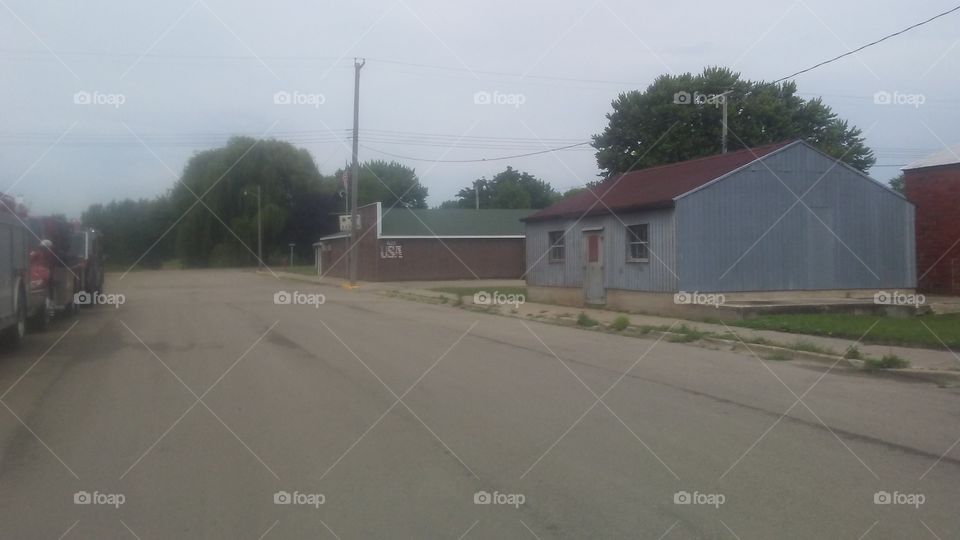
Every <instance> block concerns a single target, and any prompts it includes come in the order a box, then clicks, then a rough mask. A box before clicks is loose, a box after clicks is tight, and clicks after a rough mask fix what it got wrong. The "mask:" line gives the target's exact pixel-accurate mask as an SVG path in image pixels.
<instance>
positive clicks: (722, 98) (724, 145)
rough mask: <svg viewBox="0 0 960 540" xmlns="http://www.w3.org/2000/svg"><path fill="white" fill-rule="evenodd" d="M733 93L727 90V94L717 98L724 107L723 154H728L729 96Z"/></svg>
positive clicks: (721, 144)
mask: <svg viewBox="0 0 960 540" xmlns="http://www.w3.org/2000/svg"><path fill="white" fill-rule="evenodd" d="M732 93H733V90H727V91H726V92H724V93H722V94H720V95H719V96H716V99H717V100H718V101H719V102H720V105H721V106H723V136H722V138H721V139H720V148H722V153H724V154H726V153H727V132H728V131H729V126H728V124H727V96H729V95H730V94H732Z"/></svg>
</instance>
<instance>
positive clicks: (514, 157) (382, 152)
mask: <svg viewBox="0 0 960 540" xmlns="http://www.w3.org/2000/svg"><path fill="white" fill-rule="evenodd" d="M585 144H590V141H583V142H580V143H577V144H571V145H568V146H561V147H559V148H548V149H546V150H540V151H539V152H528V153H526V154H516V155H513V156H499V157H493V158H483V159H423V158H415V157H410V156H401V155H399V154H392V153H390V152H384V151H383V150H378V149H376V148H370V147H369V146H364V145H361V146H363V147H364V148H366V149H367V150H370V151H372V152H376V153H378V154H383V155H386V156H390V157H395V158H399V159H408V160H410V161H427V162H430V163H482V162H485V161H502V160H504V159H516V158H522V157H527V156H536V155H539V154H548V153H550V152H558V151H561V150H569V149H571V148H576V147H578V146H583V145H585Z"/></svg>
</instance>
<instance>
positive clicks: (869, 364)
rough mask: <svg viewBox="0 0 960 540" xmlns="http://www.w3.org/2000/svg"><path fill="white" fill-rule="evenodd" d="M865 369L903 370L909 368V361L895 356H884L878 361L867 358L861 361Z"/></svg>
mask: <svg viewBox="0 0 960 540" xmlns="http://www.w3.org/2000/svg"><path fill="white" fill-rule="evenodd" d="M863 363H864V367H865V368H866V369H903V368H906V367H910V361H909V360H907V359H905V358H900V357H899V356H897V355H895V354H885V355H883V358H880V359H879V360H878V359H876V358H868V359H866V360H864V361H863Z"/></svg>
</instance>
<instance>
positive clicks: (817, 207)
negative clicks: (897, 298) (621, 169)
mask: <svg viewBox="0 0 960 540" xmlns="http://www.w3.org/2000/svg"><path fill="white" fill-rule="evenodd" d="M734 154H738V155H737V156H735V157H734V158H732V159H726V158H725V156H719V157H716V158H706V159H700V160H694V162H686V163H684V164H678V165H677V166H676V167H667V168H664V167H657V168H655V169H653V170H648V171H647V172H644V171H638V172H636V173H630V174H631V175H633V176H632V179H627V178H625V182H626V184H624V185H625V186H627V187H628V188H632V189H633V190H634V191H636V192H637V193H634V194H630V193H626V192H624V191H619V192H617V194H616V197H615V198H614V199H613V200H611V201H610V202H609V203H608V204H613V205H614V206H611V208H612V209H613V210H614V212H610V211H609V210H608V209H607V208H605V207H603V206H602V205H597V206H600V210H599V212H603V214H604V215H596V213H597V212H598V210H595V209H591V205H589V204H586V202H587V200H586V199H585V197H588V198H592V199H593V201H594V202H595V201H596V198H595V196H594V195H593V194H591V193H585V194H581V195H580V196H577V197H575V198H576V199H577V200H575V201H573V202H569V201H570V199H568V201H563V202H561V203H559V204H558V205H555V206H554V207H551V208H548V209H547V210H545V211H543V212H540V213H538V214H535V215H534V216H531V218H528V220H527V229H526V231H527V268H528V273H527V283H528V284H529V285H532V286H557V287H582V286H583V281H584V273H583V272H584V253H583V245H582V244H583V242H582V236H583V234H584V233H586V232H590V229H595V230H596V229H597V228H602V234H603V246H604V250H603V253H604V271H603V275H604V281H605V284H604V285H605V287H606V288H607V289H624V290H638V291H652V292H670V291H678V290H686V291H712V292H721V291H723V292H726V291H731V292H732V291H791V290H796V291H799V290H847V289H873V290H878V289H885V288H914V287H915V286H916V262H915V247H914V232H913V231H914V223H913V220H914V207H913V205H912V204H910V203H909V202H908V201H907V200H906V199H904V198H903V196H901V195H900V194H898V193H896V192H894V191H892V190H891V189H889V188H888V187H887V186H885V185H882V184H880V183H879V182H876V181H875V180H873V179H871V178H869V177H868V176H866V175H865V174H863V173H862V172H860V171H857V170H856V169H853V168H852V167H850V166H848V165H846V164H845V163H842V162H838V161H837V160H836V159H834V158H832V157H830V156H828V155H826V154H824V153H822V152H820V151H819V150H817V149H816V148H814V147H812V146H811V145H809V144H807V143H805V142H802V141H794V142H792V143H788V144H785V145H773V146H771V147H766V148H762V149H754V150H753V151H752V152H751V151H743V152H737V153H734ZM728 155H729V154H728ZM755 155H756V156H760V159H756V157H755ZM708 164H713V165H716V166H718V167H719V168H718V169H716V170H714V171H713V172H709V171H707V170H706V169H705V167H706V166H707V165H708ZM667 169H669V171H667ZM678 171H685V172H686V173H689V174H691V175H692V177H691V178H679V177H677V176H675V175H676V174H677V172H678ZM641 179H645V181H641ZM667 179H672V180H674V181H676V182H677V185H676V186H674V187H673V188H670V189H668V188H667V187H666V186H664V185H663V183H665V182H667ZM627 180H629V181H627ZM653 185H656V189H655V190H652V191H651V189H650V188H651V186H653ZM611 192H612V190H611ZM671 192H672V193H676V195H675V196H674V197H673V198H671V199H670V200H669V202H668V203H669V204H667V203H666V202H663V197H665V196H666V195H665V194H666V193H671ZM571 199H573V198H571ZM798 199H799V200H798ZM641 201H645V202H644V203H643V204H644V205H646V206H647V207H648V208H647V209H646V210H637V209H636V208H637V205H638V204H639V202H641ZM650 206H659V207H660V208H658V209H656V210H651V209H649V207H650ZM573 208H580V209H582V211H581V212H580V213H576V212H574V211H572V210H571V209H573ZM624 208H626V210H624ZM639 223H646V224H648V226H649V248H650V253H651V257H650V258H649V260H648V261H644V262H637V261H631V260H630V259H629V257H628V256H627V251H628V245H627V242H626V237H627V232H626V228H627V226H629V225H633V224H639ZM558 230H563V231H566V242H565V248H566V257H565V260H563V261H550V260H549V258H548V256H547V255H546V253H547V251H548V249H549V247H550V246H549V233H550V232H551V231H558Z"/></svg>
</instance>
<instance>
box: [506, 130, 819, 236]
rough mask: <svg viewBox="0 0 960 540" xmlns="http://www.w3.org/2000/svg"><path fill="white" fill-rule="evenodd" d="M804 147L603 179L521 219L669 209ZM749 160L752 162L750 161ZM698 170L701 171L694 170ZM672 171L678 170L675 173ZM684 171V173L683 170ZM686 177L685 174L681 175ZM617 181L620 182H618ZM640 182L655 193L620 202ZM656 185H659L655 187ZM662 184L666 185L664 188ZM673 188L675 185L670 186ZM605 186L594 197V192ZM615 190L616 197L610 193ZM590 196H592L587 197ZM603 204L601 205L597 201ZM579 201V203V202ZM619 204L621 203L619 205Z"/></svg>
mask: <svg viewBox="0 0 960 540" xmlns="http://www.w3.org/2000/svg"><path fill="white" fill-rule="evenodd" d="M797 142H801V143H803V144H808V143H804V142H803V140H802V139H790V140H786V141H780V142H776V143H771V144H766V145H761V146H756V147H753V148H743V149H740V150H735V151H733V152H728V153H726V154H714V155H711V156H704V157H699V158H694V159H689V160H686V161H677V162H674V163H667V164H664V165H656V166H654V167H647V168H645V169H636V170H633V171H627V172H625V173H620V174H617V175H614V176H610V177H608V178H606V179H604V180H603V181H602V182H601V183H600V184H598V185H597V186H594V187H591V188H587V189H588V190H589V192H582V193H578V194H576V195H572V196H570V197H567V198H566V199H562V200H560V201H557V202H556V203H554V204H552V205H550V206H548V207H546V208H544V209H542V210H539V211H537V212H535V213H533V214H531V215H529V216H527V217H525V218H523V219H521V221H524V222H532V221H545V220H550V219H565V218H570V217H585V216H595V215H601V214H611V213H615V212H630V211H638V210H654V209H662V208H672V207H673V205H674V201H673V200H674V199H675V198H677V197H680V196H682V195H684V194H686V193H689V192H692V191H695V190H697V189H700V188H702V187H703V186H705V185H707V184H709V183H711V182H713V181H715V180H718V179H720V178H722V177H724V176H726V175H728V174H730V173H732V172H734V171H737V170H739V169H741V168H743V167H746V166H748V165H750V164H752V163H754V162H756V161H758V160H760V159H763V158H765V157H767V156H769V155H771V154H773V153H775V152H777V151H779V150H782V149H784V148H786V147H788V146H791V145H793V144H794V143H797ZM751 156H752V158H751ZM710 161H715V162H717V166H716V170H715V171H713V172H709V169H708V171H704V170H703V169H702V166H703V164H704V162H710ZM698 167H701V168H698ZM674 169H680V170H679V171H676V170H674ZM684 169H686V170H684ZM693 172H696V174H695V175H694V176H696V178H694V179H692V180H689V181H687V182H683V183H682V184H683V185H681V182H680V181H679V180H682V179H684V178H685V177H686V176H687V174H691V173H693ZM685 173H687V174H685ZM621 180H624V181H623V182H621ZM637 181H641V182H643V183H644V185H645V187H650V188H651V191H653V190H657V191H658V193H656V194H651V196H650V197H647V198H646V199H645V198H644V197H642V196H641V197H633V199H636V200H634V201H632V202H631V201H628V200H622V199H624V198H627V199H629V198H630V197H624V191H626V190H633V193H634V194H635V193H636V190H637V187H636V186H631V185H630V184H631V182H633V183H637ZM657 184H660V185H657ZM664 184H667V185H666V186H665V185H664ZM674 184H675V185H674ZM607 185H609V187H608V188H607V189H606V190H604V191H603V193H602V194H601V195H600V196H599V197H598V196H597V195H596V193H597V191H596V190H598V189H601V188H603V187H604V186H607ZM617 187H619V189H618V190H617V193H614V189H615V188H617ZM590 192H593V193H590ZM601 198H602V199H603V201H604V202H601V200H600V199H601ZM580 199H583V200H582V201H580ZM619 201H622V202H619Z"/></svg>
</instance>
